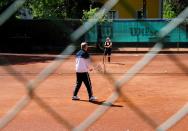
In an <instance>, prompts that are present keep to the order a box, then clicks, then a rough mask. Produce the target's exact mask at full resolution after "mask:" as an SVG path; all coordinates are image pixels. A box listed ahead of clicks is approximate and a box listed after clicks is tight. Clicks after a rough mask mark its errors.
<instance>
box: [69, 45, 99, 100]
mask: <svg viewBox="0 0 188 131" xmlns="http://www.w3.org/2000/svg"><path fill="white" fill-rule="evenodd" d="M87 50H88V44H87V43H86V42H82V43H81V50H80V51H78V52H77V53H76V86H75V89H74V92H73V97H72V100H80V98H79V97H78V96H77V94H78V91H79V89H80V87H81V84H82V81H83V82H84V84H85V86H86V88H87V92H88V96H89V101H90V102H92V101H95V100H96V97H94V96H93V91H92V86H91V80H90V77H89V73H88V71H92V70H93V69H92V68H90V67H89V66H90V63H91V62H90V56H89V54H88V52H87Z"/></svg>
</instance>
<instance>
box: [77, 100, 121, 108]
mask: <svg viewBox="0 0 188 131" xmlns="http://www.w3.org/2000/svg"><path fill="white" fill-rule="evenodd" d="M79 101H83V102H90V103H92V104H96V105H102V106H111V107H123V106H122V105H115V104H112V103H109V102H105V101H92V102H91V101H88V100H79Z"/></svg>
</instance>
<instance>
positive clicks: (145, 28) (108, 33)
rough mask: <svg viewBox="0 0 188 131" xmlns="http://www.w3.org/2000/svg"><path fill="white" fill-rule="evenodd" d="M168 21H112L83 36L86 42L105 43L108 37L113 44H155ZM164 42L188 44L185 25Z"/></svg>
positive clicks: (171, 33)
mask: <svg viewBox="0 0 188 131" xmlns="http://www.w3.org/2000/svg"><path fill="white" fill-rule="evenodd" d="M169 21H170V20H113V21H112V22H110V23H105V24H102V25H99V24H98V25H95V26H94V27H93V28H92V29H90V30H89V31H88V33H87V34H86V35H85V39H86V41H88V42H97V41H98V40H99V39H101V40H102V41H105V38H106V37H110V38H111V39H112V41H113V42H120V43H124V42H155V40H156V39H157V34H158V32H159V31H160V30H161V29H162V28H163V27H165V25H167V24H168V23H169ZM164 41H166V42H188V33H187V27H186V24H181V25H180V26H178V27H177V28H175V29H174V30H173V31H172V32H170V33H169V34H168V35H167V36H166V37H165V38H164Z"/></svg>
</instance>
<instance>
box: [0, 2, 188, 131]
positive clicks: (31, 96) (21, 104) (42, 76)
mask: <svg viewBox="0 0 188 131" xmlns="http://www.w3.org/2000/svg"><path fill="white" fill-rule="evenodd" d="M24 2H25V1H24V0H16V1H15V2H14V3H13V4H12V5H10V6H9V7H8V8H7V9H6V10H5V11H4V12H3V13H2V14H0V25H2V24H3V23H5V22H6V21H7V20H8V19H9V18H10V16H11V15H12V14H13V13H14V12H16V11H17V10H18V9H19V7H21V6H22V5H23V4H24ZM118 2H120V3H121V4H122V6H123V7H124V8H125V9H126V11H128V12H129V13H130V14H132V15H133V12H134V10H133V8H132V7H131V6H130V4H129V3H128V2H126V1H118V0H108V1H107V2H106V3H105V4H104V6H103V7H102V8H101V9H100V10H99V11H98V12H97V13H96V16H97V18H98V19H95V20H94V21H93V19H91V20H88V21H87V22H86V23H84V24H83V25H82V26H81V27H79V28H78V29H77V30H75V31H74V32H73V33H72V34H71V35H70V38H71V40H72V44H70V45H68V46H67V47H66V49H65V50H63V51H62V52H61V53H60V54H59V55H58V56H57V57H56V59H54V61H53V62H52V63H51V64H49V65H48V66H47V67H46V68H45V69H44V70H42V71H41V72H40V73H39V74H38V76H37V77H36V78H35V79H34V80H32V81H28V80H27V79H26V78H25V77H24V76H23V75H22V74H19V72H18V71H16V69H14V68H13V67H12V66H11V64H10V62H9V61H8V60H7V59H6V58H3V57H1V59H0V62H1V64H4V65H6V66H3V68H4V70H6V71H7V72H8V73H10V74H11V73H18V74H19V75H16V76H14V77H15V78H16V79H17V80H18V81H19V82H20V83H22V84H24V86H25V87H26V89H27V94H26V95H25V96H23V97H22V98H21V99H20V100H19V101H18V102H17V104H16V105H15V106H14V107H12V109H10V110H9V111H8V112H7V114H5V115H4V116H3V117H2V118H1V119H0V129H3V128H4V127H5V126H6V125H7V124H8V123H9V122H11V120H13V119H14V118H15V117H16V115H17V114H18V113H20V112H21V111H22V110H23V109H24V108H25V107H26V106H27V105H28V104H29V103H30V101H31V100H34V101H36V103H37V104H38V105H39V106H40V107H41V108H43V109H44V110H45V111H46V112H47V113H49V114H50V115H51V116H52V117H54V118H55V120H56V121H57V122H59V123H61V124H62V125H63V126H66V127H67V128H68V129H70V130H85V129H87V128H89V127H90V126H91V125H92V124H93V123H95V122H96V121H97V120H98V119H99V118H100V117H101V116H102V115H103V114H104V113H105V112H106V111H107V110H108V109H109V108H110V107H111V105H112V104H113V103H114V102H115V101H116V100H117V99H118V98H119V97H120V96H121V97H122V98H123V100H125V101H126V103H127V105H128V106H129V107H130V108H131V109H132V110H133V111H134V112H135V113H136V114H137V115H138V116H140V118H142V119H143V120H144V121H145V122H147V123H148V125H150V126H151V127H152V128H153V129H156V130H167V129H169V128H171V127H172V126H174V125H175V124H176V123H177V122H178V121H179V120H181V119H182V118H183V117H185V116H186V115H187V112H188V106H187V104H186V105H185V106H184V107H182V108H181V109H180V110H179V111H178V112H177V113H175V114H174V115H173V116H172V117H170V118H169V119H167V120H166V121H165V122H164V123H162V124H161V125H159V124H157V123H156V122H155V120H153V119H152V118H151V117H150V116H149V115H147V114H146V113H144V111H142V110H141V109H140V108H139V107H137V106H136V105H135V104H134V102H132V101H131V100H130V99H129V97H127V95H126V94H125V93H124V92H122V91H121V90H120V89H121V88H122V87H123V85H124V84H126V83H127V82H128V81H129V80H131V79H132V78H133V77H135V76H136V75H137V73H139V72H140V71H141V70H142V69H143V68H144V67H145V66H146V65H147V64H148V63H150V62H151V60H152V59H154V58H155V57H156V56H157V54H158V53H159V52H160V51H161V50H162V48H163V43H162V41H161V40H162V38H164V37H165V36H166V35H168V33H170V32H171V31H172V30H173V29H175V28H176V27H177V26H178V25H179V24H181V23H182V22H183V21H184V20H185V19H186V17H187V16H188V8H186V9H185V10H184V11H182V13H181V14H179V16H178V17H177V18H175V19H173V20H172V21H170V22H169V24H167V26H165V27H164V28H163V29H162V30H160V31H159V33H158V36H157V37H158V38H159V39H158V41H157V42H156V44H155V46H154V47H152V49H151V50H150V51H149V52H148V53H146V54H145V55H144V57H143V58H142V59H141V60H139V61H138V62H137V63H136V64H135V65H134V66H132V67H131V68H130V69H129V70H128V71H127V72H126V73H125V74H124V75H123V76H122V78H121V79H119V80H115V79H114V78H113V77H112V76H111V74H110V73H108V72H105V73H103V71H101V70H99V73H100V74H101V75H103V77H105V78H106V79H107V80H109V82H113V83H112V84H113V87H114V89H115V90H114V92H113V93H112V94H111V95H110V96H109V97H108V98H107V100H106V102H104V103H103V104H102V105H100V106H99V107H98V108H97V109H96V110H95V111H94V112H93V113H92V114H90V115H89V116H88V117H87V118H86V119H85V120H84V121H83V122H81V123H80V124H79V125H78V126H76V127H74V125H72V124H71V122H69V121H67V120H66V119H65V118H63V117H62V116H61V115H60V114H58V113H57V112H56V111H55V110H54V109H53V108H52V107H51V106H49V105H48V103H46V102H44V101H43V100H42V99H41V98H40V97H38V96H37V95H36V94H35V92H34V90H35V89H36V88H39V87H40V84H41V83H43V82H44V81H45V80H46V79H47V78H48V77H49V76H50V75H51V73H53V72H54V71H55V70H56V69H57V68H58V67H59V66H60V65H61V64H62V63H63V62H64V60H65V59H66V58H68V57H70V56H71V54H72V53H73V52H74V51H75V49H76V47H75V44H74V42H75V41H76V40H78V39H79V38H80V37H81V36H82V35H84V34H85V33H86V32H87V31H88V30H89V29H90V28H91V27H92V26H94V25H95V24H96V23H97V22H98V20H99V18H100V17H102V16H103V15H105V14H106V13H107V12H108V11H109V10H110V9H112V8H113V7H114V6H115V5H116V4H117V3H118ZM96 16H94V18H96ZM170 58H171V60H172V61H173V62H175V63H176V64H177V65H178V67H180V68H181V69H182V71H184V72H185V71H186V66H185V65H184V64H183V63H181V61H179V60H178V59H177V58H176V57H175V56H174V57H170ZM92 62H93V64H96V62H95V60H92ZM103 105H107V106H103Z"/></svg>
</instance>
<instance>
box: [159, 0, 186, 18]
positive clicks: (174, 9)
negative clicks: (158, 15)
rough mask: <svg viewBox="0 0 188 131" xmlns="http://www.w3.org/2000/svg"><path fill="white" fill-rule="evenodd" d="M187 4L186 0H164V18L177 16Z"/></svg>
mask: <svg viewBox="0 0 188 131" xmlns="http://www.w3.org/2000/svg"><path fill="white" fill-rule="evenodd" d="M187 6H188V1H187V0H164V11H163V12H164V13H163V17H164V18H174V17H176V16H178V14H179V13H181V11H183V10H184V9H185V8H186V7H187Z"/></svg>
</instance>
